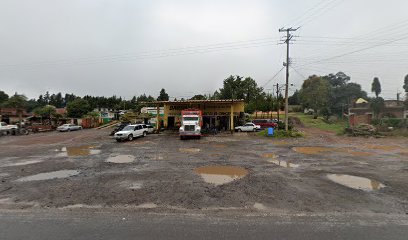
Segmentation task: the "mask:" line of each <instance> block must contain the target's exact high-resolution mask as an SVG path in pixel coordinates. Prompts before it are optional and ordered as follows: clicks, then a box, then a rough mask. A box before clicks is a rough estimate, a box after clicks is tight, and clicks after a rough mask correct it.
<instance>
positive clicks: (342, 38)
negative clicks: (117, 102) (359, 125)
mask: <svg viewBox="0 0 408 240" xmlns="http://www.w3.org/2000/svg"><path fill="white" fill-rule="evenodd" d="M407 9H408V1H404V0H389V1H383V0H357V1H356V0H354V1H352V0H325V1H322V0H308V1H304V0H288V1H283V0H279V1H277V0H275V1H274V0H264V1H263V0H247V1H242V0H229V1H227V0H205V1H204V0H203V1H199V0H196V1H195V0H173V1H168V0H167V1H165V0H162V1H154V0H145V1H137V0H85V1H84V0H36V1H32V0H1V1H0V83H1V84H0V90H3V91H6V92H7V93H8V94H13V93H14V92H16V91H17V92H18V93H23V94H25V95H27V96H28V97H30V98H32V97H38V95H39V94H41V93H44V92H45V91H50V92H63V93H74V94H77V95H80V96H83V95H86V94H90V95H100V96H101V95H105V96H111V95H117V96H122V97H125V98H126V99H129V98H130V97H131V96H133V95H140V94H142V93H147V94H151V95H154V96H157V95H158V93H159V91H160V89H161V88H165V89H166V90H167V92H168V93H169V95H170V96H171V97H172V98H174V97H177V98H181V97H185V98H186V97H191V96H193V95H194V94H199V93H206V94H208V93H212V92H214V90H216V89H218V88H220V87H221V86H222V81H223V79H225V78H226V77H228V76H229V75H240V76H251V77H252V78H254V79H255V80H256V81H257V82H258V84H259V85H260V86H264V85H265V83H267V82H268V80H270V79H271V78H272V77H273V76H274V75H275V74H276V73H277V72H278V71H279V70H280V69H281V68H282V63H283V61H284V59H285V46H284V45H278V44H277V42H278V40H279V38H280V37H281V36H283V34H280V33H279V32H278V29H279V28H281V27H298V26H301V28H300V29H299V30H298V31H297V32H295V33H294V35H296V36H298V37H296V38H294V39H295V40H296V41H295V42H293V43H294V44H293V45H291V58H292V68H291V83H293V84H294V86H293V87H292V89H291V90H292V91H293V90H294V89H295V88H300V86H301V83H302V81H303V80H304V77H307V76H309V75H312V74H320V75H325V74H328V73H335V72H338V71H344V72H345V73H346V74H348V75H350V76H351V78H352V81H353V82H357V83H359V84H361V85H362V86H363V88H364V90H366V91H367V92H370V90H371V82H372V79H373V78H374V77H379V78H380V82H381V84H382V88H383V93H382V94H381V95H382V96H383V97H384V98H387V99H390V98H396V94H397V91H398V90H399V91H401V92H402V85H403V78H404V76H405V75H406V74H408V15H407V14H406V12H407V11H406V10H407ZM342 55H344V56H342ZM277 82H279V83H284V71H281V72H280V73H279V74H278V75H277V77H276V78H274V79H273V80H272V81H270V82H269V83H268V84H267V85H265V89H267V91H269V89H271V88H272V87H273V84H276V83H277ZM370 94H371V93H370Z"/></svg>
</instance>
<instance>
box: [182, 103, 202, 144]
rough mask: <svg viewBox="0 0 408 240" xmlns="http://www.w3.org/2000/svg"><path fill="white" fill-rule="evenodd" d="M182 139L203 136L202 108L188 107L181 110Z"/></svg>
mask: <svg viewBox="0 0 408 240" xmlns="http://www.w3.org/2000/svg"><path fill="white" fill-rule="evenodd" d="M181 117H182V119H181V126H180V129H179V135H180V139H185V138H187V137H198V138H200V137H201V126H202V122H203V121H202V114H201V110H197V109H186V110H183V111H181Z"/></svg>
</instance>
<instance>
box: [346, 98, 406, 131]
mask: <svg viewBox="0 0 408 240" xmlns="http://www.w3.org/2000/svg"><path fill="white" fill-rule="evenodd" d="M348 112H349V113H348V115H349V123H350V126H355V125H358V124H360V123H367V124H370V123H371V120H372V118H373V115H374V112H373V110H372V109H371V108H370V103H369V102H368V101H367V100H365V99H362V98H359V99H357V100H356V101H355V102H354V103H353V106H352V107H351V108H349V109H348ZM407 116H408V114H407V111H406V110H405V108H404V104H403V102H402V101H398V100H385V101H384V108H383V109H382V110H381V112H380V114H379V117H380V118H384V117H392V118H406V117H407Z"/></svg>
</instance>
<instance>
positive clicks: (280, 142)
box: [272, 141, 289, 145]
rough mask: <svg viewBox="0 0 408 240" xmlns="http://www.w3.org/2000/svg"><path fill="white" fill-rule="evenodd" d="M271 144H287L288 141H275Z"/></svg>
mask: <svg viewBox="0 0 408 240" xmlns="http://www.w3.org/2000/svg"><path fill="white" fill-rule="evenodd" d="M272 144H274V145H288V144H289V143H288V142H286V141H275V142H272Z"/></svg>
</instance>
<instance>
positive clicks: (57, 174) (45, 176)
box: [16, 170, 80, 182]
mask: <svg viewBox="0 0 408 240" xmlns="http://www.w3.org/2000/svg"><path fill="white" fill-rule="evenodd" d="M79 173H80V172H79V171H78V170H60V171H54V172H46V173H39V174H36V175H31V176H27V177H22V178H19V179H17V180H16V181H18V182H28V181H39V180H49V179H56V178H68V177H72V176H75V175H78V174H79Z"/></svg>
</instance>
